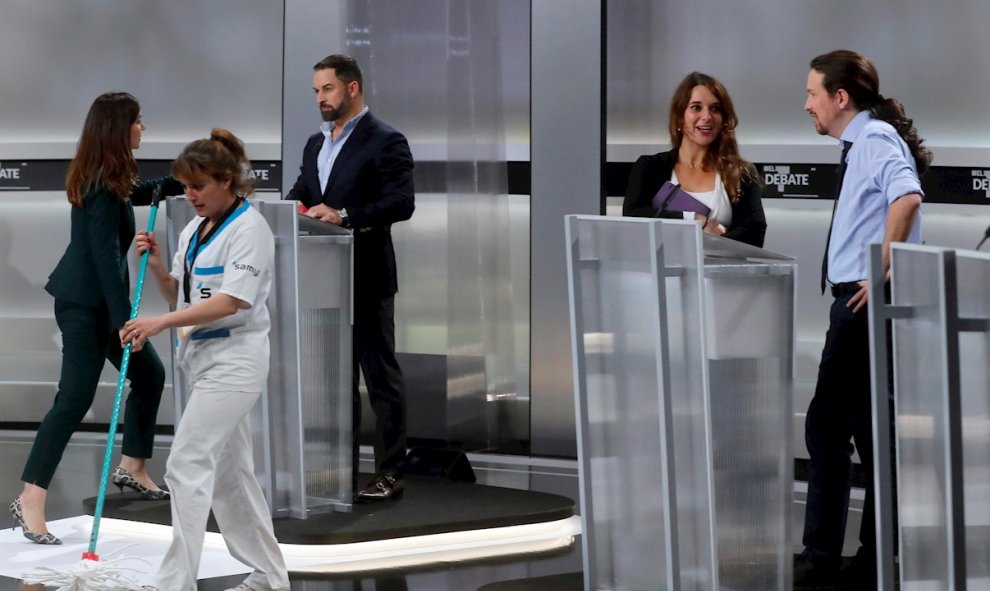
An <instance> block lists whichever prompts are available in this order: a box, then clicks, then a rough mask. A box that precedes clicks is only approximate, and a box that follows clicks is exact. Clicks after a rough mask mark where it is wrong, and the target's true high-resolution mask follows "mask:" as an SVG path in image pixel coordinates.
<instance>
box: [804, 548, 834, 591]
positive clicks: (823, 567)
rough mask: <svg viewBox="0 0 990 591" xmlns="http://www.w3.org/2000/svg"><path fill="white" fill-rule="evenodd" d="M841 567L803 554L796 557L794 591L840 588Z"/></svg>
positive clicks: (819, 590) (823, 590)
mask: <svg viewBox="0 0 990 591" xmlns="http://www.w3.org/2000/svg"><path fill="white" fill-rule="evenodd" d="M838 585H839V565H838V564H827V563H826V561H822V560H815V559H813V558H812V557H811V556H809V555H808V553H807V552H802V553H801V554H797V555H795V556H794V589H795V591H797V590H798V589H801V590H802V591H804V590H808V591H811V590H815V591H825V590H827V589H828V590H831V589H841V588H842V587H839V586H838Z"/></svg>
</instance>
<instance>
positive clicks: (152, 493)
mask: <svg viewBox="0 0 990 591" xmlns="http://www.w3.org/2000/svg"><path fill="white" fill-rule="evenodd" d="M110 480H111V481H112V482H113V483H114V485H115V486H116V487H117V488H119V489H120V492H121V494H123V492H124V487H125V486H126V487H127V488H130V489H133V490H135V491H137V492H138V493H139V494H140V495H141V498H142V499H145V500H147V501H167V500H168V499H170V498H171V497H172V495H170V494H169V493H168V491H167V490H161V489H158V490H151V489H150V488H148V487H147V486H145V485H143V484H141V483H140V482H138V481H137V480H135V479H134V477H133V476H131V473H130V472H128V471H127V470H124V469H123V468H121V467H120V466H117V467H116V468H114V471H113V476H111V478H110Z"/></svg>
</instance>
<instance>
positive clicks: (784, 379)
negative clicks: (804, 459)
mask: <svg viewBox="0 0 990 591" xmlns="http://www.w3.org/2000/svg"><path fill="white" fill-rule="evenodd" d="M566 225H567V227H566V236H567V248H568V277H569V282H570V302H571V329H572V347H573V356H574V384H575V389H574V392H575V402H576V405H575V406H576V412H577V422H578V453H579V464H580V477H581V478H580V480H581V514H582V519H583V521H584V530H583V532H584V533H583V543H584V566H585V569H584V573H585V589H588V590H597V589H610V590H611V589H622V590H644V591H645V590H650V591H653V590H656V589H670V590H695V589H697V590H715V589H740V590H742V589H747V590H748V589H753V590H755V589H767V590H778V589H790V586H791V570H792V556H793V554H792V548H791V536H790V511H791V504H792V489H793V475H792V473H793V461H794V460H793V457H794V456H793V454H792V450H791V447H792V446H791V441H792V439H791V433H790V425H791V423H792V420H793V417H792V410H791V408H792V403H791V377H792V369H793V352H794V279H795V268H796V265H795V263H794V262H793V261H792V260H791V259H789V258H787V257H782V256H780V255H776V254H774V253H772V252H770V251H766V250H763V249H758V248H754V247H751V246H748V245H745V244H741V243H738V242H735V241H732V240H728V239H725V238H716V237H712V236H708V235H703V234H702V233H701V231H700V228H699V226H698V224H696V223H694V222H688V221H680V220H650V219H640V218H613V217H600V216H567V218H566Z"/></svg>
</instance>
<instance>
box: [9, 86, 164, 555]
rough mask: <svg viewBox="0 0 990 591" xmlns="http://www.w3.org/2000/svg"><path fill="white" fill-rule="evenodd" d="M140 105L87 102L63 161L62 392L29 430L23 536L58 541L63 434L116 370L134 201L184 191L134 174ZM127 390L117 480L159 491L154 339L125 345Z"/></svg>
mask: <svg viewBox="0 0 990 591" xmlns="http://www.w3.org/2000/svg"><path fill="white" fill-rule="evenodd" d="M142 131H144V124H143V123H142V122H141V113H140V106H139V105H138V102H137V100H135V99H134V97H133V96H131V95H129V94H127V93H123V92H114V93H106V94H103V95H101V96H99V97H97V99H96V100H95V101H94V102H93V105H92V106H91V107H90V109H89V114H88V115H87V116H86V123H85V124H84V126H83V131H82V135H81V137H80V139H79V145H78V148H77V151H76V156H75V158H73V160H72V163H71V164H70V165H69V172H68V174H67V176H66V192H67V193H68V197H69V203H71V204H72V233H71V238H70V241H69V246H68V248H67V249H66V251H65V254H64V255H63V256H62V260H61V261H59V263H58V266H57V267H55V270H54V271H53V272H52V274H51V276H50V277H49V278H48V284H47V285H46V286H45V289H46V290H47V291H48V292H49V293H50V294H52V295H53V296H55V320H56V321H57V322H58V326H59V330H61V332H62V371H61V376H60V377H59V383H58V394H57V395H56V396H55V402H54V404H53V405H52V409H51V410H50V411H48V414H47V415H45V418H44V420H42V422H41V426H40V427H39V428H38V434H37V436H36V437H35V440H34V445H33V447H32V448H31V454H30V455H29V456H28V460H27V464H26V465H25V466H24V472H23V474H22V476H21V480H23V481H24V490H23V492H21V495H20V496H19V497H17V498H16V499H14V501H13V502H12V503H11V504H10V512H11V515H12V516H13V517H14V521H15V523H16V524H18V525H20V526H21V529H22V530H23V532H24V537H26V538H28V539H29V540H31V541H32V542H35V543H38V544H60V543H61V540H59V539H58V538H56V537H55V536H54V535H52V534H51V533H49V532H48V528H47V526H46V523H45V499H46V496H47V489H48V486H49V484H50V483H51V480H52V476H53V475H54V473H55V468H56V467H57V466H58V463H59V461H60V460H61V459H62V453H63V452H64V451H65V447H66V445H67V444H68V442H69V438H70V437H71V436H72V433H73V432H74V431H75V430H76V427H77V426H78V425H79V423H80V422H81V421H82V419H83V417H84V416H85V414H86V412H87V411H88V410H89V407H90V406H91V405H92V403H93V398H94V397H95V395H96V388H97V385H98V382H99V378H100V373H101V372H102V371H103V365H104V363H105V362H106V360H107V359H109V360H110V362H111V363H113V365H114V366H115V367H116V368H117V369H118V370H119V369H120V361H121V356H122V354H123V347H122V345H121V339H122V335H121V334H120V330H121V328H122V327H123V326H124V323H125V322H126V321H127V319H128V318H129V317H130V312H131V305H130V280H129V277H128V268H127V251H128V249H129V248H130V244H131V242H132V241H133V239H134V233H135V227H134V207H133V203H137V204H139V205H147V204H148V203H150V202H151V195H152V193H153V191H154V189H155V188H156V187H158V186H159V185H164V186H163V191H162V192H163V194H165V195H173V194H179V193H182V191H183V188H182V185H181V184H180V183H178V182H177V181H175V180H174V179H172V178H171V177H167V178H164V179H156V180H151V181H144V182H137V162H136V161H135V160H134V155H133V154H132V150H135V149H137V148H138V147H139V146H140V144H141V132H142ZM128 373H129V376H128V377H129V378H130V381H131V392H130V394H129V395H128V397H127V404H126V406H125V410H124V429H123V450H122V451H123V455H122V457H121V462H120V466H118V467H117V469H116V470H114V473H113V483H114V484H116V485H117V486H120V487H123V486H128V487H130V488H133V489H134V490H136V491H138V492H139V493H141V495H142V496H143V497H144V498H148V499H165V498H168V493H167V492H165V491H162V490H161V489H159V488H158V486H157V485H155V483H154V482H153V481H152V480H151V478H150V477H149V476H148V474H147V472H146V471H145V468H144V464H145V459H146V458H149V457H151V452H152V449H153V447H154V428H155V420H156V418H157V415H158V404H159V401H160V400H161V395H162V388H163V387H164V384H165V370H164V368H163V367H162V362H161V360H160V359H159V358H158V354H157V353H156V352H155V350H154V348H153V347H151V346H150V343H149V344H147V345H145V347H144V348H143V349H142V350H141V351H139V352H134V353H132V354H131V360H130V370H129V372H128Z"/></svg>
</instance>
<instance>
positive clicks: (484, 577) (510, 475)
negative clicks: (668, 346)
mask: <svg viewBox="0 0 990 591" xmlns="http://www.w3.org/2000/svg"><path fill="white" fill-rule="evenodd" d="M33 435H34V433H33V432H28V431H23V432H21V431H5V432H0V499H10V498H13V497H14V496H16V495H17V493H18V492H19V490H20V481H19V478H20V471H21V469H22V467H23V464H24V460H25V458H26V456H27V453H28V450H29V446H30V444H31V441H32V438H33ZM169 441H170V438H168V437H159V445H160V449H159V450H157V451H156V454H155V457H154V458H152V461H151V463H150V465H149V467H150V469H151V471H152V472H153V473H155V474H159V475H160V474H161V473H162V472H163V471H164V461H165V458H166V457H167V451H168V444H169ZM362 452H363V453H362V457H363V458H364V459H365V460H368V459H370V458H367V457H366V456H369V454H370V450H364V449H363V450H362ZM470 458H471V463H472V466H473V467H474V469H475V472H476V474H477V476H478V481H479V482H480V483H482V484H489V485H494V486H504V487H509V488H516V489H521V490H534V491H540V492H549V493H553V494H558V495H564V496H567V497H570V498H572V499H577V496H578V478H577V464H576V462H575V461H572V460H559V459H552V458H526V457H519V456H495V455H472V456H470ZM101 459H102V442H101V441H100V436H99V435H98V434H86V433H82V434H77V435H76V436H75V437H74V438H73V440H72V443H71V444H70V446H69V448H68V449H67V451H66V455H65V457H64V458H63V460H62V464H61V465H60V467H59V471H58V473H57V474H56V477H55V481H54V482H53V483H52V486H51V488H50V489H49V501H48V507H47V517H48V520H49V521H50V522H51V521H55V520H58V519H65V518H70V517H74V516H78V515H82V514H83V506H82V499H85V498H87V497H91V496H93V495H95V488H96V482H95V481H96V476H95V475H96V474H98V471H99V465H100V462H101ZM362 468H365V466H364V465H362ZM367 468H368V469H370V465H368V466H367ZM803 490H804V487H803V485H802V484H801V483H798V485H797V486H796V487H795V507H794V509H795V510H794V511H793V512H792V514H793V516H794V524H793V527H794V530H793V531H794V536H795V546H796V548H797V546H798V544H799V542H800V531H801V524H802V522H803V515H804V493H803ZM114 493H116V490H114ZM861 493H862V491H859V490H854V498H853V501H852V503H853V506H854V510H853V511H852V512H851V514H850V520H849V524H848V528H847V536H846V538H847V540H846V552H847V553H848V554H851V553H853V552H855V548H856V532H858V529H859V511H858V507H859V504H860V503H861V498H862V494H861ZM397 502H399V503H401V502H403V501H401V500H400V501H397ZM4 506H6V505H4ZM8 531H9V530H8ZM23 542H24V544H28V542H27V541H26V540H24V541H23ZM581 560H582V559H581V546H580V537H577V538H575V543H574V544H573V545H570V546H568V547H564V548H561V549H556V550H552V551H548V552H541V553H537V554H516V555H512V556H507V557H502V558H485V559H475V560H467V561H450V562H439V563H433V564H428V565H418V566H411V567H399V568H388V569H377V570H374V569H372V570H367V571H362V572H359V573H354V572H352V573H347V574H340V573H337V574H305V575H293V576H292V589H293V590H307V591H445V590H450V591H474V590H476V589H479V588H482V587H485V588H491V586H495V587H497V588H498V587H502V586H505V588H507V589H511V588H515V587H513V586H512V585H514V584H516V583H508V582H512V581H526V580H529V579H536V581H539V580H543V581H556V582H559V583H560V584H561V585H563V586H562V587H561V589H562V590H563V589H566V588H570V587H573V585H574V582H575V581H578V580H579V578H577V577H576V576H575V575H573V574H571V575H568V574H569V573H579V572H580V571H581ZM243 577H244V575H240V574H238V575H233V576H223V577H211V578H205V579H201V580H200V581H199V589H200V590H204V591H214V590H216V591H223V590H224V589H227V588H229V587H233V586H235V585H236V584H237V583H239V582H240V581H241V580H242V579H243ZM536 581H534V582H536ZM500 584H503V585H500ZM8 589H9V590H14V589H17V590H23V589H31V590H32V591H41V590H42V589H43V588H42V587H38V586H33V587H32V586H27V585H25V584H23V583H22V582H21V581H20V580H18V579H16V578H11V577H0V591H6V590H8Z"/></svg>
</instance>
